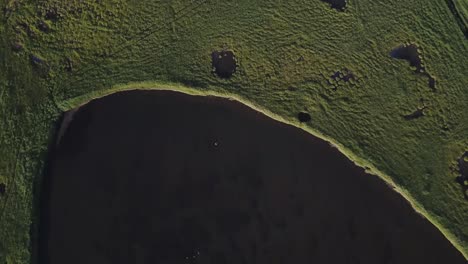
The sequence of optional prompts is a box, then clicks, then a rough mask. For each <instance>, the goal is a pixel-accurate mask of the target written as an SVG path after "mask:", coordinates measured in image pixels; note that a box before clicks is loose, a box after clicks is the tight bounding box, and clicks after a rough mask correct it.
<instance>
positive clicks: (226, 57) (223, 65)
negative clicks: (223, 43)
mask: <svg viewBox="0 0 468 264" xmlns="http://www.w3.org/2000/svg"><path fill="white" fill-rule="evenodd" d="M211 61H212V65H213V72H214V73H215V74H216V75H218V77H220V78H223V79H229V78H231V76H232V75H233V74H234V73H235V72H236V68H237V62H236V57H235V56H234V53H233V52H232V51H229V50H223V51H213V53H211Z"/></svg>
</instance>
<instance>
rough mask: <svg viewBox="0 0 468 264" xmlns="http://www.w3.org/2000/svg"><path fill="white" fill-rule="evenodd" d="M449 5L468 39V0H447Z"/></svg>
mask: <svg viewBox="0 0 468 264" xmlns="http://www.w3.org/2000/svg"><path fill="white" fill-rule="evenodd" d="M445 2H446V3H447V6H448V7H449V9H450V12H452V15H453V17H454V18H455V20H456V21H457V24H458V27H460V30H461V31H462V32H463V35H465V39H468V1H466V0H445Z"/></svg>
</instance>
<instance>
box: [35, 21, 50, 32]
mask: <svg viewBox="0 0 468 264" xmlns="http://www.w3.org/2000/svg"><path fill="white" fill-rule="evenodd" d="M37 28H38V29H39V30H40V31H42V32H46V33H47V32H49V29H50V27H49V24H47V22H44V21H39V23H37Z"/></svg>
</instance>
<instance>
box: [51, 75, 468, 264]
mask: <svg viewBox="0 0 468 264" xmlns="http://www.w3.org/2000/svg"><path fill="white" fill-rule="evenodd" d="M133 90H149V91H173V92H179V93H183V94H188V95H192V96H212V97H220V98H224V99H228V100H234V101H237V102H239V103H241V104H243V105H245V106H247V107H249V108H251V109H252V110H254V111H256V112H259V113H262V114H263V115H265V116H267V117H269V118H271V119H273V120H275V121H277V122H281V123H284V124H286V125H290V126H293V127H296V128H299V129H301V130H303V131H305V132H307V133H309V134H311V135H313V136H315V137H317V138H319V139H321V140H324V141H325V142H327V143H328V144H330V145H331V146H332V147H334V148H336V149H338V151H339V152H340V153H342V154H343V155H345V156H346V157H347V158H348V159H349V160H350V161H352V162H353V163H354V164H355V165H356V166H359V167H361V168H363V169H364V170H365V172H366V173H368V174H372V175H375V176H378V177H379V178H381V179H383V180H384V181H385V183H386V184H387V185H388V186H389V187H390V188H391V189H392V190H393V191H395V192H397V193H398V194H400V195H401V196H402V197H403V198H404V199H405V200H406V201H407V202H408V203H409V204H410V205H411V207H412V208H413V209H414V210H415V212H416V213H418V214H419V215H420V216H421V217H424V218H426V219H427V220H428V221H429V222H430V223H431V224H432V225H434V227H436V228H437V229H438V230H439V231H440V232H441V233H442V235H443V236H444V237H445V238H446V239H447V240H448V241H449V242H450V243H451V244H452V245H453V246H454V247H455V248H456V249H457V250H458V251H460V252H461V253H462V255H463V256H464V257H465V259H467V260H468V248H464V247H463V246H462V243H461V242H460V241H459V240H458V239H457V237H456V236H455V235H454V234H452V233H451V232H450V231H449V230H448V229H446V228H445V227H443V226H442V225H441V224H440V223H439V222H438V221H437V220H436V218H435V217H434V216H432V215H431V214H430V213H429V212H427V210H425V209H424V207H423V206H422V205H421V204H420V203H419V202H417V201H416V200H415V199H414V198H413V197H412V195H411V194H410V193H409V192H408V191H407V190H406V189H404V188H403V187H401V186H398V185H397V184H395V182H394V181H393V180H392V178H391V177H390V176H389V175H387V174H385V173H383V172H382V171H380V170H378V169H377V168H376V167H375V166H374V165H372V164H371V163H370V162H368V161H366V160H365V159H363V158H360V157H358V156H356V155H355V154H354V153H353V152H352V151H351V150H349V149H348V148H346V147H345V146H343V145H342V144H340V143H339V142H336V141H335V140H334V139H332V138H331V137H329V136H327V135H325V134H323V133H321V132H320V131H318V130H315V129H313V128H311V127H310V126H307V125H304V124H301V123H300V122H298V121H296V120H295V119H293V118H290V119H286V118H285V117H283V116H281V115H278V114H275V113H273V112H271V111H269V110H267V109H266V108H265V107H262V106H260V105H258V104H255V103H253V102H251V101H249V100H247V99H245V98H243V97H242V96H239V95H235V94H233V93H232V92H228V91H223V92H217V91H214V90H210V89H197V88H194V87H187V86H184V85H180V84H176V83H165V82H139V83H129V84H125V85H118V86H114V87H111V88H108V89H104V90H98V91H94V92H91V93H87V94H84V95H82V96H78V97H74V98H71V99H68V100H64V101H61V102H56V103H57V107H58V108H59V109H60V110H61V111H63V112H67V111H70V110H77V109H78V108H80V107H81V106H83V105H86V104H87V103H89V102H91V101H93V100H97V99H100V98H103V97H106V96H108V95H111V94H114V93H118V92H125V91H133ZM71 118H72V117H71ZM62 129H66V127H65V128H62Z"/></svg>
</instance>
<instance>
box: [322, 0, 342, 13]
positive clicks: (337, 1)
mask: <svg viewBox="0 0 468 264" xmlns="http://www.w3.org/2000/svg"><path fill="white" fill-rule="evenodd" d="M322 1H323V2H326V3H329V4H330V6H331V8H334V9H336V10H338V11H344V10H345V8H346V0H322Z"/></svg>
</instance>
